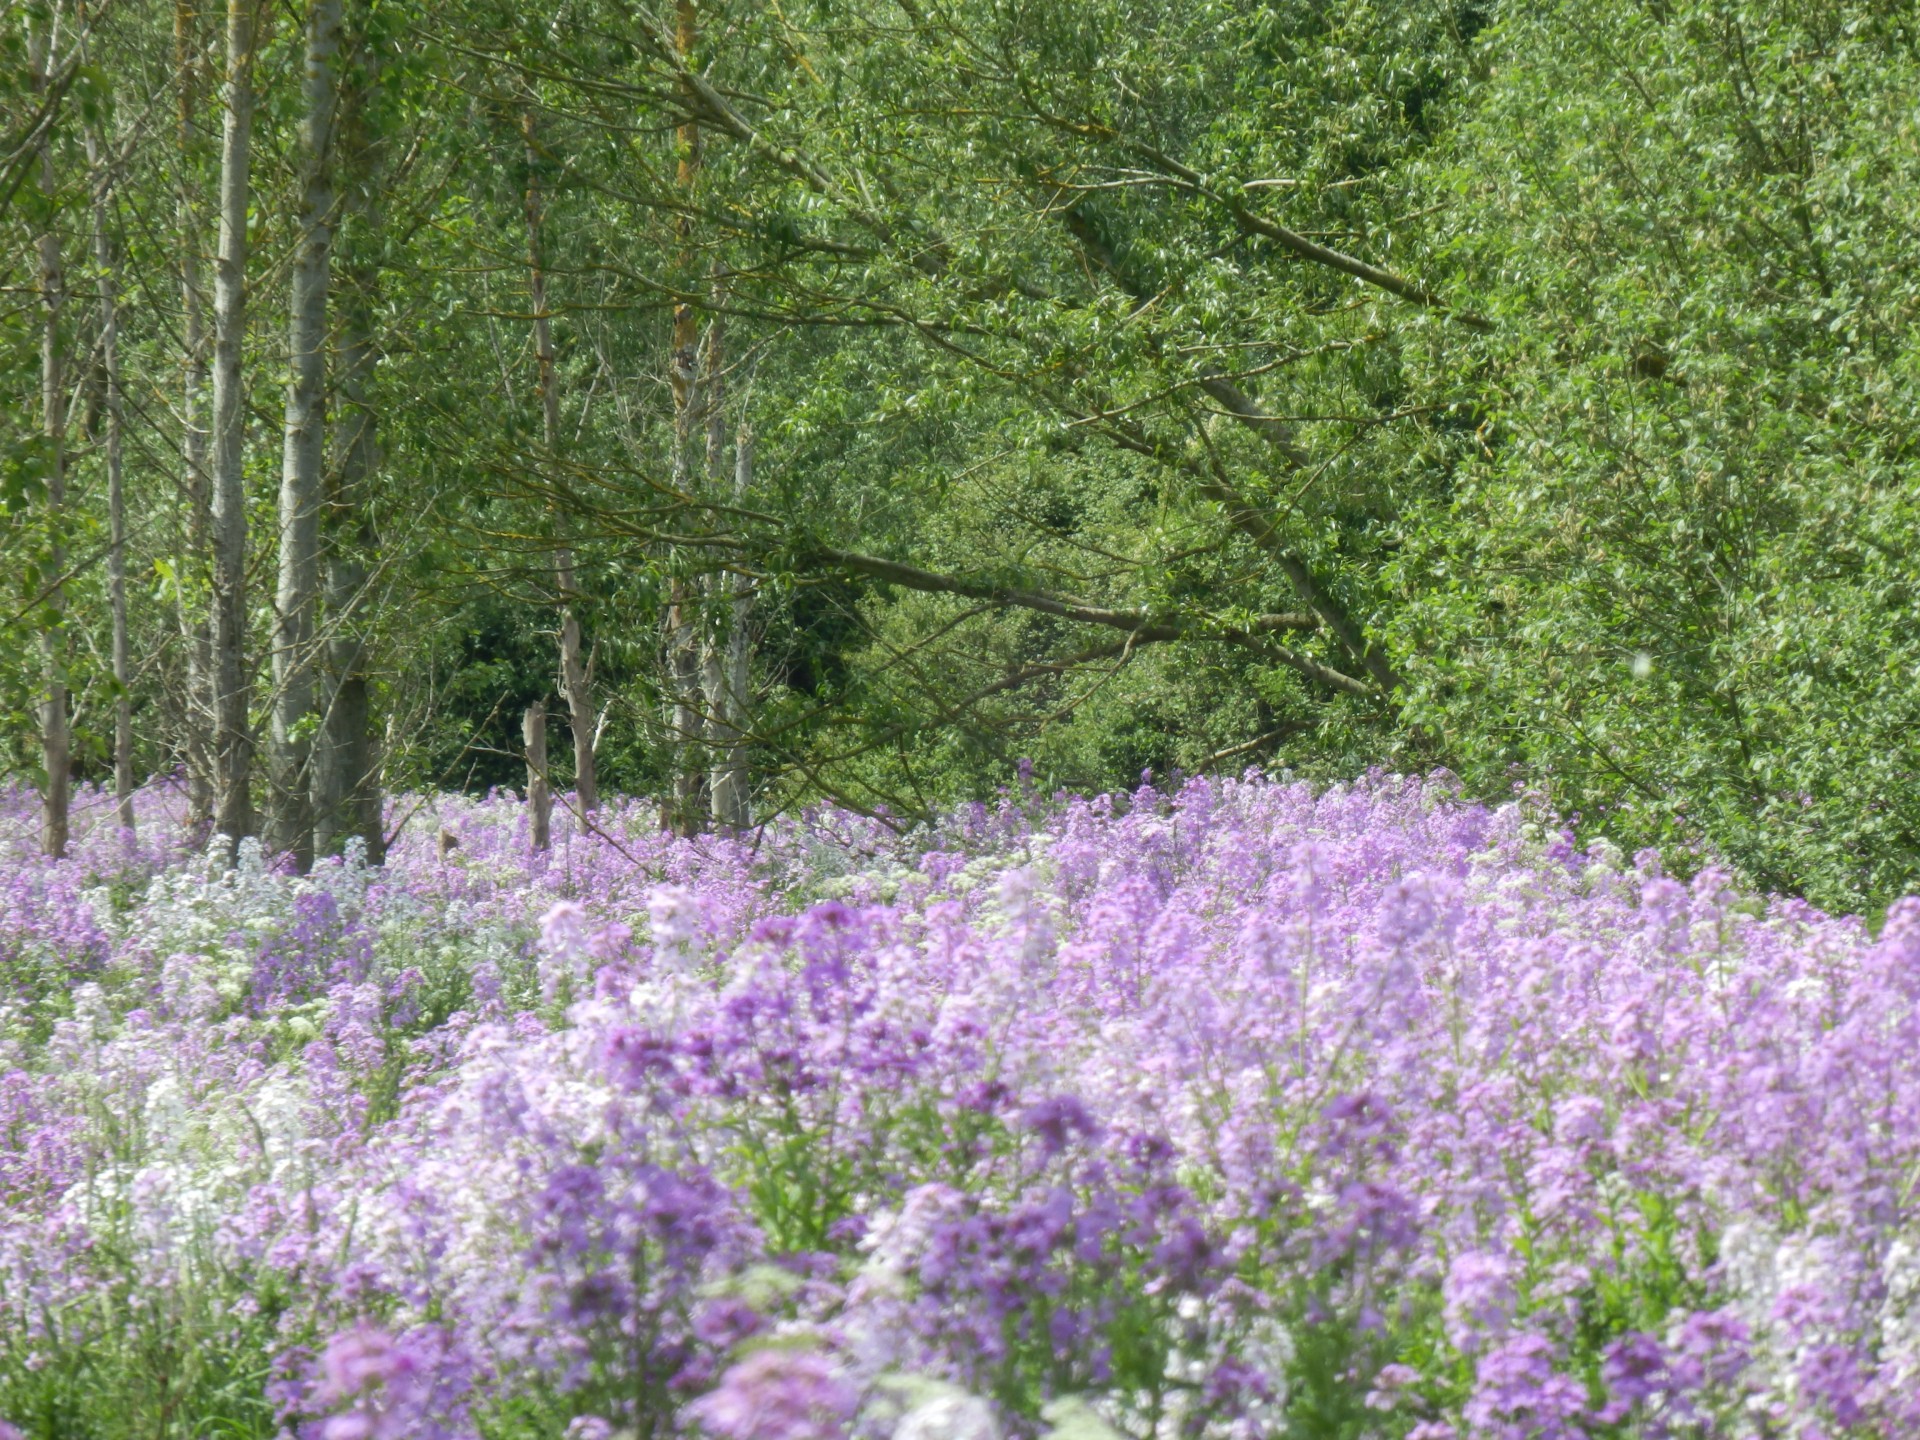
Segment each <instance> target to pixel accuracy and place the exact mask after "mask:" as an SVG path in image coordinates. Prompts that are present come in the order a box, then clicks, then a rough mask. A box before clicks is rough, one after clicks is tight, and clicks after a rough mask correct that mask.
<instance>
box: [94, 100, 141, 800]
mask: <svg viewBox="0 0 1920 1440" xmlns="http://www.w3.org/2000/svg"><path fill="white" fill-rule="evenodd" d="M105 155H106V147H105V146H104V145H103V144H102V143H101V140H100V136H99V134H98V131H97V130H96V129H95V128H93V127H89V128H88V131H87V161H88V164H89V166H90V167H91V168H92V170H93V172H94V174H93V262H94V265H95V267H96V268H98V270H99V272H100V281H99V283H100V363H101V367H102V369H103V370H104V371H105V372H106V384H107V441H106V450H107V603H108V607H109V609H110V610H111V612H112V624H113V686H114V697H113V796H114V817H115V819H116V820H118V822H119V824H120V828H121V829H123V830H132V829H133V828H134V816H133V693H132V689H131V686H132V683H133V677H132V671H131V667H130V664H129V659H128V646H127V499H126V467H125V436H124V434H123V433H122V427H123V425H124V424H125V419H126V407H125V404H124V403H123V400H122V396H121V393H120V262H119V257H118V256H117V255H116V254H115V251H114V246H113V235H112V227H111V225H110V224H109V215H108V209H107V198H108V196H109V195H110V194H111V193H112V192H111V186H112V183H113V180H112V177H111V176H110V175H109V174H108V173H107V171H106V165H105Z"/></svg>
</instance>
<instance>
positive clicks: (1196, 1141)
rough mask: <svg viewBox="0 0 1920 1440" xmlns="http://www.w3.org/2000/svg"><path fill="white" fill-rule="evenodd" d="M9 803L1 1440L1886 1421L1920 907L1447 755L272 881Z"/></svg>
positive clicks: (446, 850) (447, 826)
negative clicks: (1823, 896) (1696, 843)
mask: <svg viewBox="0 0 1920 1440" xmlns="http://www.w3.org/2000/svg"><path fill="white" fill-rule="evenodd" d="M34 804H35V801H34V797H33V796H32V795H31V794H30V793H29V792H25V791H16V792H12V793H10V794H9V795H8V796H6V797H5V799H4V801H3V802H0V810H3V812H4V813H3V815H0V1436H4V1437H5V1440H15V1437H17V1436H28V1437H34V1440H68V1437H96V1436H97V1437H103V1440H106V1437H113V1440H118V1437H133V1436H152V1437H166V1436H272V1435H290V1436H300V1437H315V1440H402V1437H405V1440H431V1437H447V1440H452V1437H476V1436H485V1437H489V1440H493V1437H498V1440H534V1437H544V1440H561V1437H563V1436H564V1437H576V1440H608V1437H611V1436H615V1435H621V1434H624V1435H628V1436H633V1437H646V1440H663V1437H667V1436H682V1435H684V1436H690V1437H692V1436H704V1437H711V1440H835V1437H876V1440H877V1437H886V1436H891V1437H896V1440H995V1437H1002V1440H1015V1437H1033V1436H1047V1435H1051V1436H1054V1437H1058V1440H1113V1437H1136V1440H1180V1437H1203V1436H1204V1437H1214V1436H1219V1437H1232V1440H1242V1437H1245V1440H1253V1437H1262V1436H1298V1437H1351V1440H1363V1437H1366V1440H1373V1437H1377V1440H1468V1437H1475V1440H1477V1437H1487V1440H1572V1437H1614V1436H1618V1437H1628V1436H1631V1437H1649V1440H1657V1437H1709V1436H1711V1437H1722V1436H1725V1437H1755V1440H1759V1437H1803V1440H1816V1437H1841V1436H1857V1437H1888V1436H1900V1435H1914V1434H1920V1309H1916V1306H1920V1254H1916V1249H1915V1245H1916V1241H1917V1240H1920V1205H1917V1203H1916V1194H1915V1192H1916V1186H1917V1185H1920V1004H1917V1003H1916V1002H1917V1000H1920V902H1916V901H1911V900H1909V901H1901V902H1898V903H1896V904H1895V905H1894V906H1892V908H1891V909H1890V910H1889V912H1888V913H1887V915H1886V916H1885V918H1884V921H1883V922H1882V923H1880V924H1878V925H1877V926H1876V927H1871V928H1870V927H1868V926H1867V925H1865V924H1863V923H1862V922H1861V921H1859V920H1856V919H1849V918H1836V917H1832V916H1829V915H1826V914H1823V913H1821V912H1819V911H1817V910H1815V909H1813V908H1812V907H1810V906H1808V905H1806V904H1805V903H1802V902H1799V901H1794V900H1790V899H1768V898H1765V897H1761V896H1755V895H1750V894H1746V893H1742V892H1740V891H1739V890H1738V889H1736V888H1735V887H1733V886H1732V885H1731V884H1730V883H1729V881H1728V879H1727V877H1726V875H1725V874H1724V873H1723V872H1721V871H1719V870H1716V869H1714V868H1711V867H1708V868H1705V869H1701V870H1699V871H1698V873H1697V874H1694V875H1693V876H1692V878H1691V879H1690V880H1689V881H1688V882H1687V883H1681V882H1679V881H1676V880H1675V879H1672V878H1668V876H1667V875H1666V874H1665V873H1664V871H1663V866H1662V862H1661V858H1660V857H1659V856H1658V855H1657V854H1655V853H1653V852H1651V851H1648V852H1643V853H1641V854H1639V855H1637V856H1634V857H1631V858H1628V857H1625V856H1622V855H1621V854H1619V853H1617V852H1616V851H1613V850H1611V849H1609V848H1608V847H1607V846H1606V845H1604V844H1599V845H1597V846H1595V847H1593V848H1590V849H1587V850H1581V849H1578V848H1576V847H1575V846H1574V845H1573V844H1572V843H1571V842H1570V840H1569V839H1568V836H1567V833H1566V832H1564V831H1562V830H1561V829H1560V828H1558V826H1557V825H1556V824H1555V823H1554V822H1553V821H1552V820H1551V818H1550V817H1548V816H1546V815H1544V814H1543V813H1541V812H1540V811H1538V810H1537V809H1536V808H1532V807H1530V806H1529V805H1528V804H1527V803H1525V802H1524V801H1521V802H1516V803H1514V804H1509V805H1505V806H1501V807H1497V808H1496V807H1488V806H1484V805H1480V804H1474V803H1468V802H1466V801H1464V800H1462V799H1460V798H1458V796H1457V794H1456V789H1455V787H1454V786H1453V785H1452V783H1451V782H1450V781H1449V780H1448V779H1447V778H1446V777H1445V776H1444V775H1441V776H1435V777H1430V778H1427V779H1418V778H1405V777H1399V776H1389V775H1382V774H1374V775H1372V776H1369V777H1367V778H1365V779H1364V780H1362V781H1359V782H1357V783H1354V784H1352V785H1349V786H1344V787H1335V788H1331V789H1323V788H1314V787H1309V786H1308V785H1305V784H1302V783H1292V782H1288V781H1282V780H1265V779H1260V778H1257V777H1255V776H1252V775H1249V776H1248V777H1247V778H1245V779H1241V780H1223V781H1208V780H1191V781H1188V782H1186V783H1185V784H1183V785H1180V786H1176V787H1165V786H1163V787H1158V788H1155V787H1151V786H1143V787H1142V788H1141V789H1140V790H1138V791H1137V792H1135V793H1132V794H1119V795H1112V796H1107V797H1102V798H1097V799H1091V800H1088V799H1077V798H1067V797H1063V796H1057V797H1046V796H1042V795H1039V794H1035V793H1032V792H1030V791H1025V790H1014V791H1010V792H1008V793H1006V794H1004V795H1003V797H1002V798H1001V800H1000V801H999V803H997V804H995V805H984V806H973V807H970V808H962V809H958V810H955V811H953V812H952V813H950V814H948V815H947V816H946V817H945V818H944V819H942V820H941V821H940V822H939V823H937V824H935V825H932V826H922V827H918V828H916V829H913V830H911V831H907V832H905V833H901V832H897V831H895V830H894V829H891V828H889V827H888V826H886V825H885V824H882V823H880V822H877V821H874V820H870V819H863V818H860V817H857V816H853V815H849V814H846V813H843V812H838V811H832V810H821V811H817V812H814V813H811V814H809V815H807V816H805V817H802V818H794V819H788V820H784V821H781V822H778V823H776V824H773V825H771V826H769V827H767V828H765V829H764V830H763V831H760V832H758V833H754V834H750V835H747V836H743V837H741V838H738V839H732V838H715V837H711V836H708V837H701V838H694V839H686V838H678V837H675V836H672V835H670V834H667V833H665V832H663V831H662V829H661V827H660V825H659V822H658V817H657V815H656V814H655V812H654V811H653V810H652V809H651V807H649V806H647V805H645V804H642V803H638V802H618V803H615V804H613V805H611V806H610V807H609V808H607V809H605V810H603V811H602V812H600V814H599V815H598V817H597V818H596V821H595V824H594V826H592V827H591V828H588V829H583V828H581V827H580V826H578V825H575V824H573V823H571V822H570V821H566V820H562V821H560V822H558V823H557V824H556V833H555V838H554V843H553V846H552V848H551V849H550V850H548V851H545V852H535V851H533V850H532V849H530V847H529V845H528V841H527V835H526V830H525V815H524V808H523V807H522V806H521V805H519V804H518V803H516V801H515V800H514V798H513V797H512V796H510V795H499V796H495V797H492V798H488V799H486V800H473V799H466V798H461V797H457V796H441V797H428V798H424V799H421V798H416V799H413V800H401V801H399V802H397V807H396V816H395V818H396V819H398V818H400V816H401V815H405V814H409V813H410V814H411V818H410V820H409V822H408V824H407V825H406V826H405V828H404V829H403V830H402V832H401V835H400V838H399V840H398V842H397V843H396V844H395V846H394V847H393V850H392V853H391V855H390V857H389V858H388V861H387V863H386V864H385V865H384V866H381V867H378V868H374V867H368V866H366V865H364V864H362V863H360V862H359V861H358V860H357V859H356V858H355V857H354V856H353V855H351V854H350V855H348V856H347V857H346V858H345V859H344V860H329V861H323V862H322V863H320V864H319V865H317V866H316V867H315V869H314V871H313V872H312V874H310V875H308V876H304V877H300V876H295V875H293V874H291V873H287V872H285V871H283V870H280V869H276V868H275V867H273V866H270V865H267V864H264V863H263V862H262V859H261V855H260V852H259V849H258V847H257V845H253V844H249V845H246V846H243V847H242V850H241V854H240V860H239V863H238V865H237V866H236V867H232V868H229V867H228V866H226V865H224V864H217V863H214V862H213V861H211V860H210V859H208V858H207V855H206V854H205V853H204V852H199V851H196V850H194V849H193V848H192V847H190V846H189V845H188V844H187V843H186V840H185V837H184V835H183V833H182V831H181V828H180V825H179V815H180V813H181V806H180V804H179V797H178V796H177V795H176V794H175V793H174V792H173V791H172V790H170V789H168V788H167V787H165V786H150V787H148V788H147V789H145V790H143V791H142V792H141V794H140V797H139V807H138V808H139V826H138V829H137V831H136V832H127V831H121V830H117V829H115V828H113V827H112V825H111V824H110V817H111V814H112V811H111V805H110V802H109V801H107V800H105V799H103V798H102V797H100V796H98V795H86V796H82V797H81V799H80V801H79V803H78V806H77V809H76V823H75V834H76V840H75V842H74V844H73V847H72V853H71V854H70V855H69V857H68V858H66V859H63V860H59V861H49V860H46V859H44V858H42V857H41V856H40V855H38V853H37V847H36V842H35V823H36V822H35V811H34ZM443 832H444V835H445V836H447V837H451V838H450V839H442V838H441V837H442V834H443Z"/></svg>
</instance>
